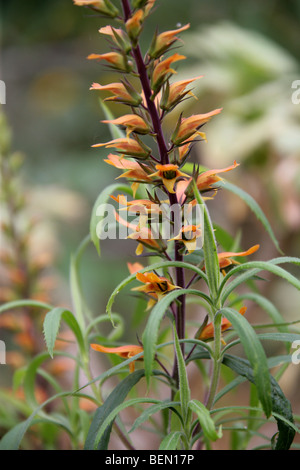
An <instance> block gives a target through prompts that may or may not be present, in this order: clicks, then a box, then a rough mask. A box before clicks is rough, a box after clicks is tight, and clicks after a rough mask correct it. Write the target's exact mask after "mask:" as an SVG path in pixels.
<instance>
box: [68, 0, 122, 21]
mask: <svg viewBox="0 0 300 470" xmlns="http://www.w3.org/2000/svg"><path fill="white" fill-rule="evenodd" d="M73 2H74V5H77V6H79V7H81V6H88V7H91V8H93V9H95V10H97V11H99V12H100V13H102V14H103V15H105V16H110V17H111V18H115V17H116V16H118V14H119V10H118V9H117V8H116V7H115V6H114V5H113V4H112V3H111V1H110V0H73Z"/></svg>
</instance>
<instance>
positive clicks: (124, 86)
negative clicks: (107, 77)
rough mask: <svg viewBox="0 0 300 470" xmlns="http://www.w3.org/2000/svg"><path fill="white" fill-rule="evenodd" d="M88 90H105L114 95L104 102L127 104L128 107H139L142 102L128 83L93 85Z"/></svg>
mask: <svg viewBox="0 0 300 470" xmlns="http://www.w3.org/2000/svg"><path fill="white" fill-rule="evenodd" d="M90 90H101V91H102V90H107V91H110V92H111V93H112V94H113V95H114V96H111V97H109V98H105V100H104V101H117V102H118V103H123V104H128V105H130V106H139V105H140V104H141V102H142V97H141V95H139V94H138V93H137V92H136V91H135V90H134V88H133V87H132V86H131V85H130V84H129V83H110V84H109V85H100V83H93V85H92V86H91V87H90Z"/></svg>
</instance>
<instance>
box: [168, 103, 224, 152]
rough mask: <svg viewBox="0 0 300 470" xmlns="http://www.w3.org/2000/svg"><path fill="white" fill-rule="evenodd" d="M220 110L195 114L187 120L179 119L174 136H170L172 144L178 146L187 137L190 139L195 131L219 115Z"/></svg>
mask: <svg viewBox="0 0 300 470" xmlns="http://www.w3.org/2000/svg"><path fill="white" fill-rule="evenodd" d="M221 111H222V108H218V109H214V110H213V111H210V112H209V113H206V114H195V115H194V116H190V117H188V118H184V119H181V120H180V121H179V124H178V125H177V127H176V129H175V132H174V134H173V135H172V138H171V140H172V142H173V143H174V144H175V145H179V144H181V143H182V142H184V141H185V140H187V139H188V138H189V137H191V136H192V135H193V134H195V132H196V131H197V129H198V128H199V127H200V126H202V125H203V124H205V123H206V122H208V121H209V120H210V119H211V118H212V117H213V116H215V115H216V114H219V113H220V112H221Z"/></svg>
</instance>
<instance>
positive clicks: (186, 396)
mask: <svg viewBox="0 0 300 470" xmlns="http://www.w3.org/2000/svg"><path fill="white" fill-rule="evenodd" d="M173 331H174V342H175V351H176V357H177V367H178V376H179V392H180V402H181V409H182V416H183V419H184V422H185V424H186V422H187V417H188V404H189V401H190V398H191V392H190V387H189V382H188V377H187V371H186V366H185V362H184V358H183V355H182V351H181V348H180V344H179V341H178V335H177V332H176V328H175V326H174V328H173Z"/></svg>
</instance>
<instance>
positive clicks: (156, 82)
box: [151, 54, 186, 94]
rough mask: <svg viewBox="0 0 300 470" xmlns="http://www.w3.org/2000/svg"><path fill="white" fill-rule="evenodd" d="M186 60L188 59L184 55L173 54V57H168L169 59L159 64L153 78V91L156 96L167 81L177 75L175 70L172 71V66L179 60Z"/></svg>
mask: <svg viewBox="0 0 300 470" xmlns="http://www.w3.org/2000/svg"><path fill="white" fill-rule="evenodd" d="M185 58H186V57H185V56H184V55H180V54H173V55H172V56H171V57H168V58H167V59H165V60H162V61H161V62H158V63H157V65H156V66H155V68H154V70H153V73H152V77H151V85H152V90H153V91H154V92H155V93H156V94H157V93H158V91H159V90H160V88H161V87H162V85H163V84H164V82H165V81H166V80H167V78H168V77H169V75H170V74H172V73H175V70H173V69H171V68H170V65H171V64H172V63H173V62H177V61H178V60H183V59H185Z"/></svg>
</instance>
